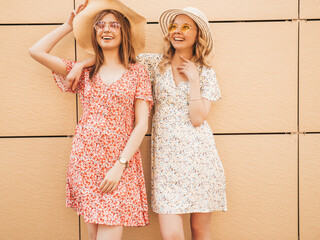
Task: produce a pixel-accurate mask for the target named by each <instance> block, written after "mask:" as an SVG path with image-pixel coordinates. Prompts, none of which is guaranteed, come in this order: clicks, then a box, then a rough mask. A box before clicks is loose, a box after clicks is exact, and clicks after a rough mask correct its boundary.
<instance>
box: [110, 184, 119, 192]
mask: <svg viewBox="0 0 320 240" xmlns="http://www.w3.org/2000/svg"><path fill="white" fill-rule="evenodd" d="M118 185H119V184H114V185H113V187H112V189H111V190H110V192H113V191H114V190H116V188H117V187H118Z"/></svg>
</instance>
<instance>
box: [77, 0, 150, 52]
mask: <svg viewBox="0 0 320 240" xmlns="http://www.w3.org/2000/svg"><path fill="white" fill-rule="evenodd" d="M105 9H113V10H117V11H119V12H121V13H122V14H123V15H124V16H126V17H127V19H128V20H129V22H130V25H131V34H132V41H133V43H132V44H133V47H134V48H135V50H136V51H137V52H139V51H141V50H142V49H143V48H144V45H145V25H146V19H145V18H144V17H142V16H141V15H139V14H138V13H136V12H135V11H133V10H132V9H130V8H129V7H127V6H126V5H124V4H123V3H122V2H120V1H118V0H89V3H88V6H87V7H86V8H85V9H84V10H83V11H81V12H80V13H79V14H77V15H76V17H75V18H74V20H73V32H74V36H75V38H76V40H77V43H78V44H79V46H80V47H82V48H83V49H84V50H85V51H86V52H88V53H91V54H94V50H93V47H92V44H91V31H92V28H93V25H94V22H93V20H94V17H95V16H96V15H97V13H99V12H100V11H102V10H105Z"/></svg>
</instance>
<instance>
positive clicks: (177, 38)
mask: <svg viewBox="0 0 320 240" xmlns="http://www.w3.org/2000/svg"><path fill="white" fill-rule="evenodd" d="M173 39H174V40H175V41H180V42H181V41H184V38H181V37H175V38H173Z"/></svg>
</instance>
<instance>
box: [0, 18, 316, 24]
mask: <svg viewBox="0 0 320 240" xmlns="http://www.w3.org/2000/svg"><path fill="white" fill-rule="evenodd" d="M298 20H299V21H320V19H318V18H317V19H308V18H306V19H297V18H294V19H269V20H221V21H209V23H246V22H248V23H259V22H288V21H298ZM62 24H63V23H0V26H43V25H44V26H47V25H53V26H58V25H62ZM147 24H149V25H152V24H159V22H147Z"/></svg>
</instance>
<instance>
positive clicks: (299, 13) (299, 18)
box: [298, 0, 300, 19]
mask: <svg viewBox="0 0 320 240" xmlns="http://www.w3.org/2000/svg"><path fill="white" fill-rule="evenodd" d="M298 19H300V0H298Z"/></svg>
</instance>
